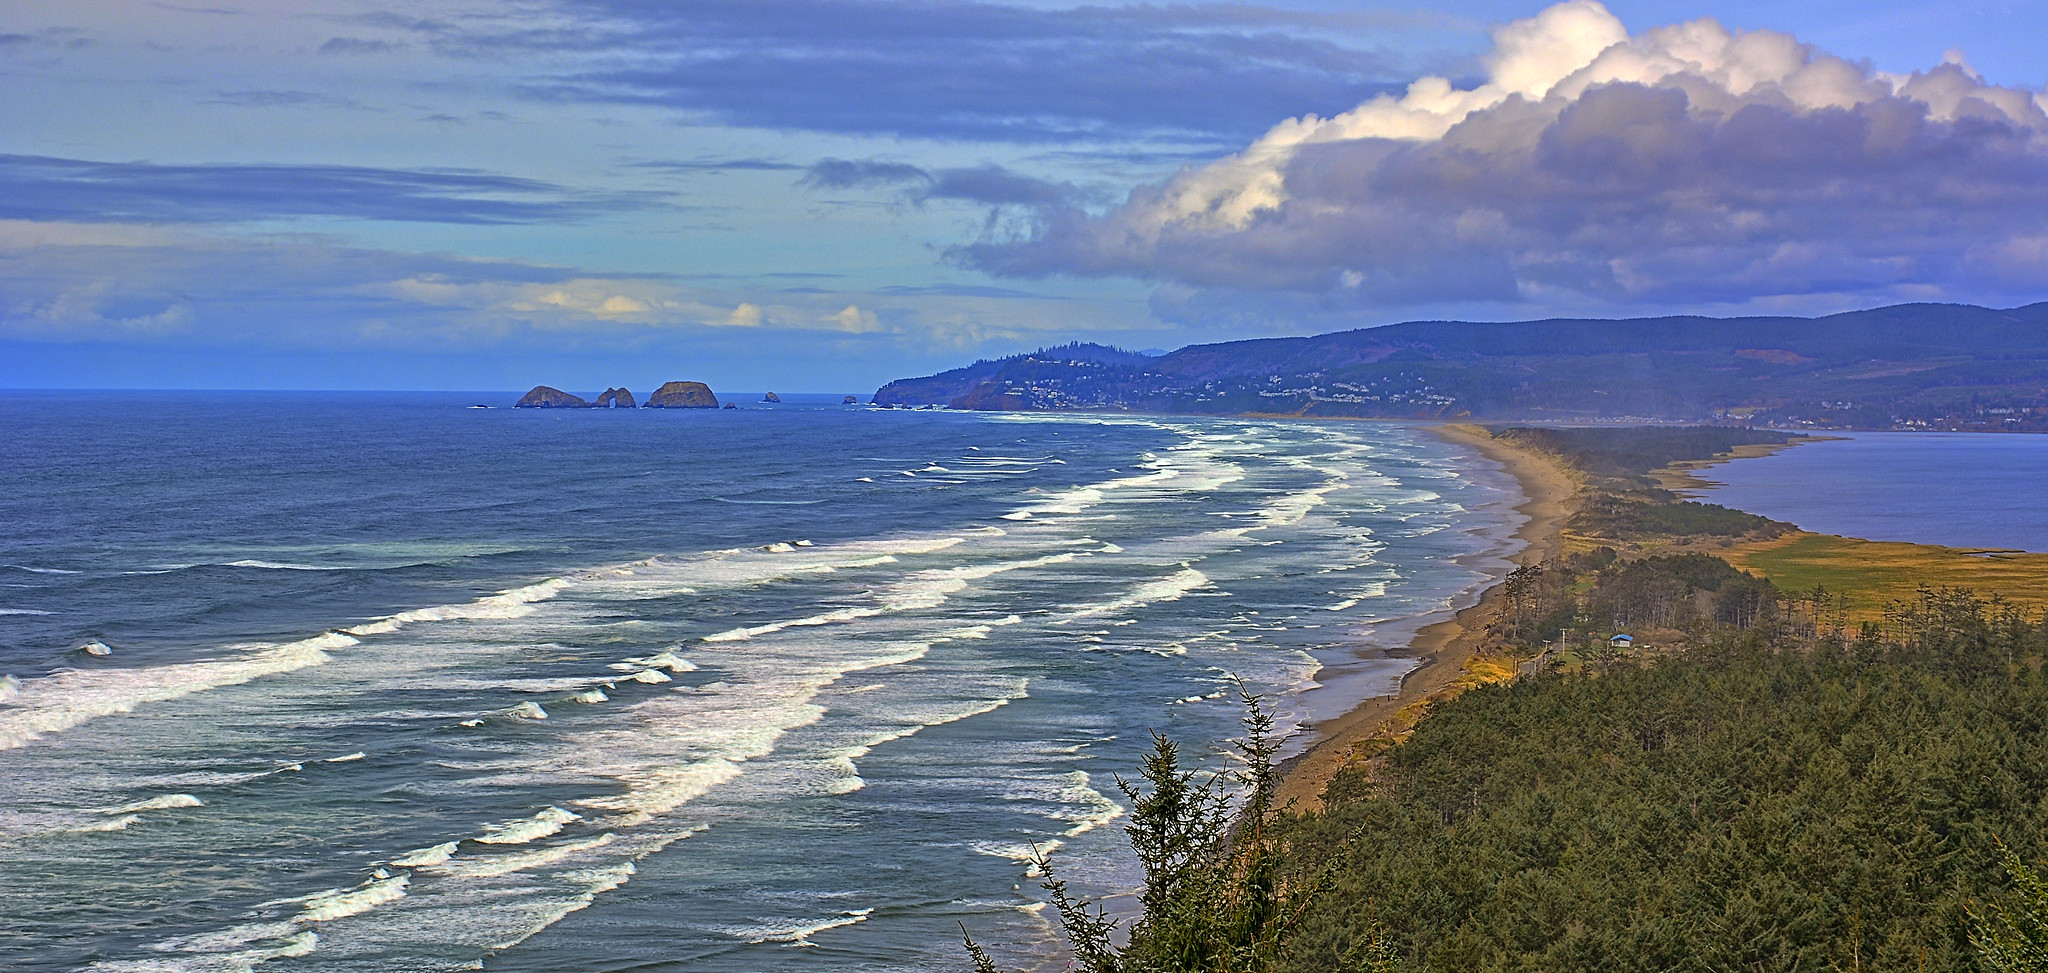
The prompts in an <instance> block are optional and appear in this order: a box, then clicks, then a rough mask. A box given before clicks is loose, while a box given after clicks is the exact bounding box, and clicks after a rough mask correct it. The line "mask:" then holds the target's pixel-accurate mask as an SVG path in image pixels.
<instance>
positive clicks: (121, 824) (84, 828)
mask: <svg viewBox="0 0 2048 973" xmlns="http://www.w3.org/2000/svg"><path fill="white" fill-rule="evenodd" d="M140 820H142V815H140V814H124V815H122V816H120V817H118V818H115V819H114V820H112V821H101V822H98V823H95V824H81V825H78V826H77V827H72V828H65V829H64V830H65V831H68V832H73V833H81V834H82V833H89V832H93V831H126V830H128V826H129V825H131V824H134V823H136V822H137V821H140Z"/></svg>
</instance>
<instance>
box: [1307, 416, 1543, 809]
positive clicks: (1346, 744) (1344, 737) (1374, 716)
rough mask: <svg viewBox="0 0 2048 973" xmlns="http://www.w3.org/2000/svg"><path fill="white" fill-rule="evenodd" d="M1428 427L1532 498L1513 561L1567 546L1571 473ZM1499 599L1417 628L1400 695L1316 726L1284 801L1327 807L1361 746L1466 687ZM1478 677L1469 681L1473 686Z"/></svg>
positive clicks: (1533, 455)
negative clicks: (1326, 796) (1333, 785)
mask: <svg viewBox="0 0 2048 973" xmlns="http://www.w3.org/2000/svg"><path fill="white" fill-rule="evenodd" d="M1425 428H1427V429H1428V430H1429V431H1430V432H1431V433H1434V434H1436V435H1438V436H1441V437H1442V438H1444V439H1446V440H1449V441H1451V442H1454V443H1459V444H1462V445H1466V446H1470V447H1472V448H1473V449H1475V450H1477V451H1478V452H1479V453H1480V454H1481V455H1483V456H1485V457H1486V458H1488V459H1490V460H1493V461H1494V462H1496V463H1499V464H1500V465H1501V466H1502V467H1503V468H1505V469H1506V471H1507V473H1508V474H1509V475H1510V476H1513V477H1514V478H1515V480H1516V481H1517V482H1518V483H1519V484H1520V485H1521V488H1522V493H1523V494H1524V495H1525V496H1527V497H1528V500H1526V501H1525V502H1523V503H1522V504H1521V505H1520V506H1517V507H1516V508H1515V509H1516V510H1517V511H1518V512H1520V513H1521V514H1522V515H1523V516H1525V517H1527V518H1529V520H1528V523H1526V524H1523V525H1522V527H1521V528H1520V529H1519V530H1517V531H1516V532H1515V536H1517V537H1519V538H1521V539H1522V540H1523V541H1524V542H1525V546H1524V547H1523V548H1522V550H1521V551H1520V552H1519V553H1517V554H1516V555H1515V556H1514V558H1513V560H1514V562H1515V563H1516V564H1520V565H1527V564H1535V563H1537V562H1539V561H1542V560H1544V559H1546V558H1550V557H1555V556H1557V555H1558V554H1559V553H1561V552H1562V551H1563V549H1564V522H1565V520H1566V519H1568V518H1569V517H1570V516H1571V514H1572V511H1573V510H1574V509H1575V507H1574V504H1575V499H1574V498H1575V495H1576V494H1577V492H1578V488H1579V484H1578V480H1577V479H1576V478H1575V477H1574V476H1573V475H1572V473H1571V472H1570V471H1568V470H1567V469H1566V468H1565V467H1564V466H1563V465H1562V464H1560V463H1558V462H1557V461H1556V460H1555V459H1552V458H1551V457H1549V456H1545V455H1543V454H1541V453H1537V452H1533V451H1530V450H1526V449H1522V448H1519V447H1515V446H1510V445H1508V444H1506V443H1502V442H1498V441H1496V440H1494V439H1493V438H1492V437H1491V436H1489V435H1487V433H1486V432H1485V430H1483V429H1480V428H1479V427H1477V426H1471V425H1442V426H1428V427H1425ZM1499 596H1500V585H1499V584H1498V583H1496V584H1495V585H1493V586H1492V587H1489V588H1488V589H1487V590H1486V592H1485V593H1484V594H1482V595H1481V596H1480V598H1479V602H1478V603H1477V604H1475V605H1472V606H1471V607H1469V608H1466V609H1465V610H1463V611H1460V612H1458V613H1457V614H1456V615H1455V616H1453V617H1451V618H1449V619H1446V620H1444V621H1441V622H1437V623H1436V624H1433V625H1430V626H1428V627H1426V628H1424V629H1422V630H1421V631H1420V632H1417V633H1416V635H1415V638H1414V640H1413V641H1411V642H1410V643H1409V644H1408V647H1407V649H1406V650H1405V651H1402V652H1401V653H1399V654H1401V655H1406V656H1408V657H1411V658H1415V659H1419V660H1420V661H1421V664H1420V665H1418V666H1417V667H1416V668H1415V669H1413V670H1411V671H1410V672H1409V673H1408V675H1407V676H1406V677H1404V678H1403V679H1402V681H1401V692H1400V694H1399V695H1397V696H1392V697H1388V696H1379V697H1374V698H1371V699H1364V700H1360V701H1359V702H1358V704H1357V705H1356V706H1354V707H1352V709H1351V710H1350V711H1349V712H1347V713H1345V714H1344V715H1343V716H1340V717H1337V718H1335V719H1330V720H1323V721H1321V722H1320V723H1317V724H1316V725H1315V726H1313V727H1312V728H1311V732H1312V733H1314V734H1315V735H1316V736H1317V737H1318V738H1319V739H1318V740H1317V741H1316V743H1315V744H1314V745H1312V746H1310V747H1309V749H1308V750H1306V751H1304V752H1302V753H1301V754H1300V755H1299V756H1296V757H1293V758H1291V759H1289V760H1287V761H1286V762H1285V763H1283V764H1281V766H1280V795H1279V796H1280V803H1281V804H1283V805H1285V804H1287V803H1288V802H1290V801H1291V802H1293V803H1294V806H1295V807H1296V808H1297V809H1299V810H1308V809H1311V808H1314V807H1317V806H1319V805H1320V804H1321V798H1322V793H1323V788H1324V787H1326V786H1328V785H1329V783H1330V779H1331V778H1332V777H1334V776H1336V773H1337V771H1338V770H1340V769H1342V768H1343V767H1344V766H1346V765H1347V764H1349V763H1351V762H1352V760H1353V759H1354V754H1355V753H1356V751H1357V750H1358V748H1359V747H1360V745H1361V744H1365V743H1367V742H1369V741H1372V740H1376V739H1383V738H1386V737H1389V736H1391V735H1395V734H1399V733H1401V732H1403V731H1405V730H1406V729H1408V728H1409V727H1410V726H1412V725H1413V724H1414V722H1415V720H1417V719H1419V718H1420V717H1421V715H1422V713H1423V712H1424V711H1425V710H1426V708H1427V705H1426V704H1427V701H1428V700H1430V699H1434V698H1436V697H1438V696H1441V695H1443V694H1444V693H1445V692H1447V691H1451V690H1453V689H1454V688H1456V687H1458V686H1459V685H1460V679H1461V677H1466V676H1467V670H1468V664H1469V663H1471V662H1472V661H1473V660H1474V657H1475V654H1476V653H1477V650H1478V649H1479V648H1480V647H1481V646H1482V645H1483V644H1484V642H1485V639H1486V622H1487V620H1488V619H1490V618H1492V617H1493V614H1494V606H1495V603H1496V601H1497V600H1498V598H1499ZM1480 678H1481V681H1485V680H1484V677H1483V676H1482V677H1480ZM1471 681H1472V680H1471V679H1470V678H1467V679H1466V680H1465V682H1466V683H1467V684H1469V683H1470V682H1471ZM1417 704H1423V705H1417Z"/></svg>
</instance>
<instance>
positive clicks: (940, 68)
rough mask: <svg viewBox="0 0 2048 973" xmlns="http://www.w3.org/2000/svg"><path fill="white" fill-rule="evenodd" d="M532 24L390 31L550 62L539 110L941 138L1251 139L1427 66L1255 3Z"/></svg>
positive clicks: (909, 5) (456, 47) (817, 4)
mask: <svg viewBox="0 0 2048 973" xmlns="http://www.w3.org/2000/svg"><path fill="white" fill-rule="evenodd" d="M533 9H535V10H537V12H534V13H531V14H530V15H528V16H525V17H507V18H501V19H499V20H497V21H495V22H492V21H484V20H464V21H452V20H431V19H416V20H406V19H405V18H398V17H391V16H384V17H381V18H378V20H377V21H376V23H375V26H378V27H383V28H387V29H389V28H397V29H403V30H407V31H409V32H411V33H413V34H414V35H416V36H418V37H419V38H420V39H421V40H422V41H423V42H425V43H427V44H429V45H430V46H431V47H432V48H433V49H435V50H437V51H440V52H442V53H445V54H451V55H456V56H463V57H476V58H492V59H500V60H508V61H509V60H513V59H522V60H523V59H542V60H543V61H545V62H547V63H553V64H555V65H556V67H555V68H554V69H553V70H550V71H547V72H544V73H540V74H538V75H536V76H533V77H530V78H529V80H528V82H527V83H526V84H525V86H524V90H525V91H526V92H527V93H528V94H530V95H531V96H533V97H537V98H544V99H557V100H567V101H590V102H611V103H620V104H636V105H648V106H658V107H666V108H672V109H675V110H677V111H679V112H683V113H686V114H688V115H690V116H693V117H698V118H702V119H705V120H708V121H713V122H717V123H721V124H727V125H739V126H754V127H762V128H773V129H798V130H808V131H815V132H834V133H848V134H878V135H899V136H907V137H921V138H940V139H979V140H996V141H1015V142H1048V141H1060V140H1069V139H1097V140H1101V139H1107V140H1128V139H1132V138H1137V137H1147V138H1181V139H1194V140H1198V141H1202V142H1210V141H1213V140H1215V139H1218V138H1227V139H1235V138H1242V137H1249V136H1250V135H1252V134H1255V133H1256V132H1258V131H1260V130H1263V129H1264V128H1265V127H1266V126H1267V125H1269V124H1270V123H1271V120H1272V119H1273V118H1275V117H1279V116H1282V115H1287V114H1294V113H1298V112H1301V111H1336V110H1340V109H1342V108H1344V107H1348V106H1349V105H1352V104H1355V103H1356V102H1357V101H1358V100H1359V99H1360V98H1361V97H1364V96H1366V95H1369V94H1372V93H1374V92H1376V91H1380V90H1385V89H1386V87H1387V85H1388V84H1389V83H1390V82H1391V81H1393V80H1394V79H1395V78H1396V77H1397V76H1399V75H1401V74H1403V73H1404V72H1406V71H1409V70H1412V69H1413V68H1415V67H1417V65H1413V64H1410V63H1408V60H1407V59H1406V58H1405V57H1403V56H1401V55H1397V54H1394V53H1391V52H1390V51H1389V50H1388V49H1387V48H1385V47H1382V46H1380V43H1379V42H1378V41H1377V40H1375V38H1380V39H1383V38H1384V37H1386V36H1388V35H1387V34H1386V32H1387V31H1395V30H1406V29H1412V28H1416V27H1423V26H1431V27H1442V26H1446V24H1445V23H1443V22H1441V21H1438V20H1431V19H1429V18H1419V17H1414V16H1400V15H1386V14H1371V13H1313V12H1300V11H1290V10H1284V9H1279V8H1271V7H1261V6H1256V5H1251V4H1210V5H1172V6H1151V5H1139V6H1087V7H1077V8H1066V9H1046V8H1041V7H1034V6H1023V5H1012V4H1000V3H985V2H983V3H973V2H969V3H961V2H937V0H696V2H692V3H688V4H675V3H669V2H659V0H574V2H568V0H565V2H560V3H555V4H551V5H546V6H543V7H539V8H533Z"/></svg>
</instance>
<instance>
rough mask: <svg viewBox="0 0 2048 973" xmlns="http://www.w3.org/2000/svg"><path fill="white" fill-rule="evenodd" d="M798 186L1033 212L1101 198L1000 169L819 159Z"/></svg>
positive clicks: (1094, 193)
mask: <svg viewBox="0 0 2048 973" xmlns="http://www.w3.org/2000/svg"><path fill="white" fill-rule="evenodd" d="M798 184H799V185H802V186H805V187H807V188H811V189H891V188H898V189H901V190H902V191H903V192H904V194H905V196H906V197H907V198H908V199H909V201H910V202H912V203H918V204H922V203H925V202H927V201H930V200H934V199H945V200H957V201H960V202H966V203H977V204H981V205H987V206H1021V207H1025V208H1030V209H1042V208H1064V207H1071V206H1077V205H1080V204H1081V203H1082V202H1085V201H1087V200H1089V199H1091V198H1095V197H1096V196H1098V195H1099V193H1097V192H1095V191H1091V190H1088V189H1084V188H1082V187H1080V186H1076V185H1074V184H1073V183H1071V182H1052V181H1049V180H1045V179H1039V178H1037V177H1035V176H1028V175H1025V174H1023V173H1020V172H1016V171H1014V170H1011V169H1007V168H1004V167H1003V166H998V165H993V164H990V165H980V166H969V167H955V168H944V169H925V168H922V167H919V166H914V165H910V164H908V163H903V162H888V161H878V160H872V159H870V160H855V159H820V160H818V161H817V162H815V163H813V164H812V165H811V166H810V168H808V169H807V170H805V172H804V177H803V178H802V179H801V180H798Z"/></svg>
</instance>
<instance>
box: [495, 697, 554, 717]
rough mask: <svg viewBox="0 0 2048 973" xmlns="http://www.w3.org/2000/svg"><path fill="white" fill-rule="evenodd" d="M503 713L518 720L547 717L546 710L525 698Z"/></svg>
mask: <svg viewBox="0 0 2048 973" xmlns="http://www.w3.org/2000/svg"><path fill="white" fill-rule="evenodd" d="M505 715H507V716H510V717H512V718H513V719H519V720H544V719H547V718H548V711H547V710H544V709H541V708H540V704H539V703H536V702H534V701H532V700H527V701H526V702H524V703H520V704H519V705H517V706H514V707H512V708H511V709H510V710H507V711H506V713H505Z"/></svg>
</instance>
